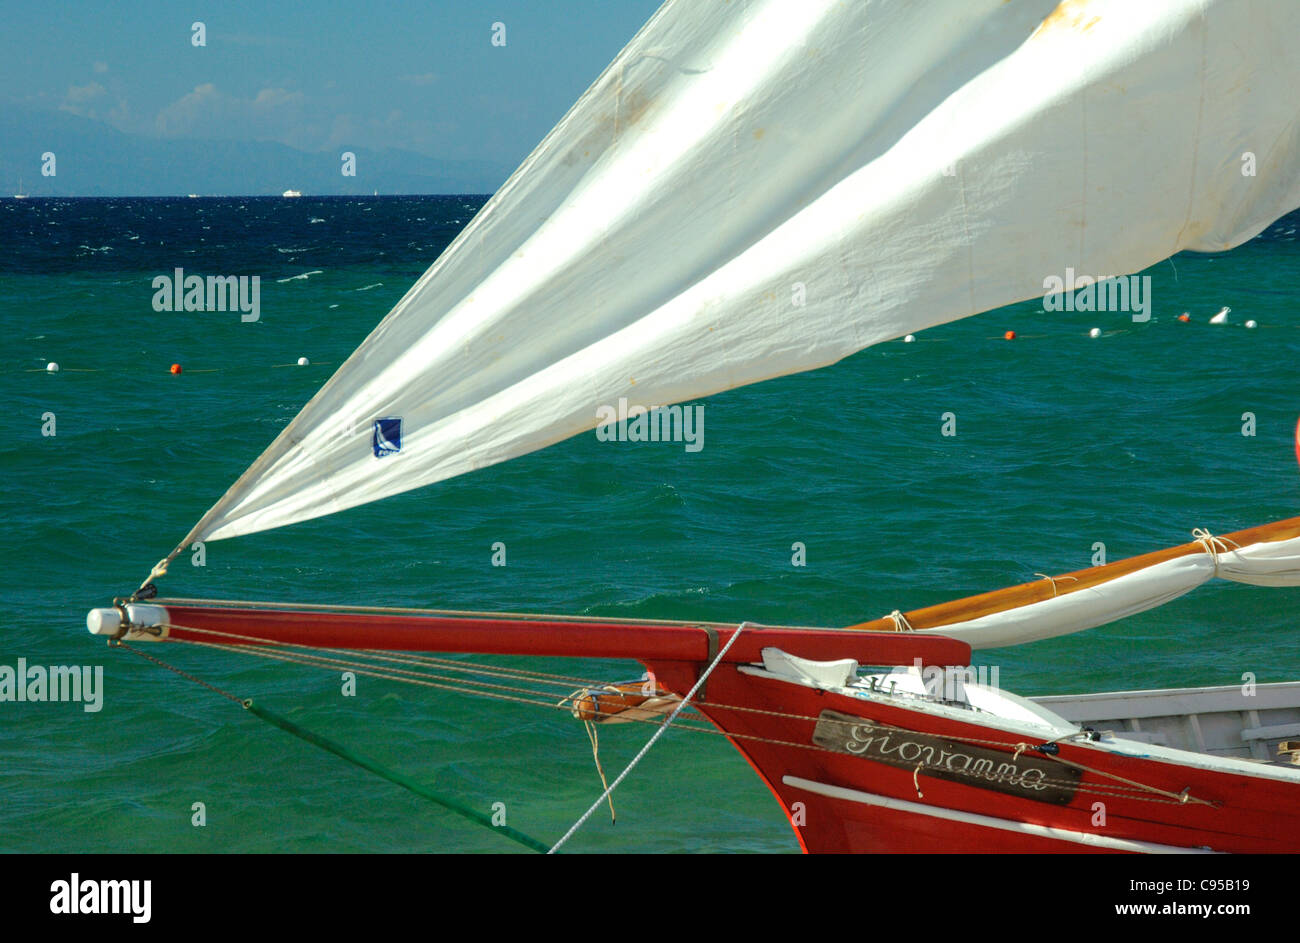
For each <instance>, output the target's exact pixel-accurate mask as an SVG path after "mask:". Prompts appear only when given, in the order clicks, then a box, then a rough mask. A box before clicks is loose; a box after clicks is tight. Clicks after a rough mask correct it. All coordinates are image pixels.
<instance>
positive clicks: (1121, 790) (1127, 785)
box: [132, 622, 1215, 847]
mask: <svg viewBox="0 0 1300 943" xmlns="http://www.w3.org/2000/svg"><path fill="white" fill-rule="evenodd" d="M742 625H743V626H749V625H752V623H748V622H747V623H743V624H742ZM177 627H179V628H189V629H190V631H200V632H204V633H207V634H213V635H221V636H226V637H230V638H240V639H250V640H253V641H261V642H264V643H266V644H263V645H229V644H220V643H214V642H199V641H194V640H182V639H175V638H173V639H170V641H176V642H182V643H183V644H189V645H197V646H200V647H204V648H215V649H230V648H233V649H234V650H236V651H240V652H244V653H246V654H249V655H254V656H257V657H262V658H270V659H274V660H277V661H284V662H289V663H291V664H300V665H305V666H307V667H317V668H326V669H331V670H336V669H337V668H338V667H349V668H352V669H353V670H356V671H357V672H358V673H359V674H364V675H367V676H369V677H375V678H380V679H383V680H390V681H401V682H406V683H408V684H416V685H420V686H424V687H430V688H434V689H437V690H443V691H449V692H452V693H458V694H471V695H478V696H481V697H490V698H495V699H497V700H503V701H510V702H514V703H519V704H527V705H531V706H535V707H546V708H550V709H563V708H564V704H565V703H567V702H568V698H566V699H565V700H564V701H561V702H560V704H555V703H554V702H552V701H542V700H536V699H535V698H537V697H539V696H541V697H544V696H545V693H544V692H538V691H531V690H528V689H520V688H511V687H507V686H505V685H493V684H486V683H482V682H473V681H468V680H461V679H450V680H453V681H457V682H459V683H458V684H445V683H438V682H437V681H436V680H428V678H429V677H430V676H426V675H421V674H419V673H418V672H413V671H404V670H402V669H391V668H383V667H382V666H373V665H368V664H367V663H365V662H348V661H346V660H343V659H337V658H328V657H326V656H321V655H314V654H304V653H299V652H285V651H276V650H274V647H275V646H279V645H281V644H282V643H275V642H267V640H259V639H255V638H254V637H253V636H243V635H237V634H235V633H230V632H220V631H218V630H215V629H194V628H192V627H180V626H177ZM733 639H734V636H733ZM728 646H730V640H729V641H728ZM286 647H287V646H286ZM293 647H307V646H293ZM132 650H133V651H134V649H132ZM725 650H726V649H724V650H723V651H725ZM344 651H351V650H344ZM139 654H141V655H143V653H139ZM366 654H367V655H369V654H370V653H366ZM143 657H146V658H149V659H150V660H151V661H157V660H156V659H153V658H152V657H151V656H148V655H143ZM374 657H379V656H377V655H376V656H374ZM719 657H720V656H719ZM158 663H159V664H161V665H163V666H164V667H170V666H167V665H166V663H164V662H158ZM716 664H717V660H716V659H715V661H714V665H716ZM172 670H177V669H172ZM712 670H713V668H712V667H710V668H709V670H708V672H706V673H705V675H703V676H702V677H707V675H708V673H709V672H711V671H712ZM390 672H399V673H398V674H393V673H390ZM178 673H181V674H184V673H183V672H179V671H178ZM538 674H541V673H540V672H539V673H538ZM402 675H406V676H407V677H403V676H402ZM410 676H414V677H410ZM185 677H189V678H191V679H192V680H195V681H198V679H194V678H192V676H189V675H185ZM432 677H433V678H435V679H436V678H438V676H436V675H435V676H432ZM555 677H557V678H560V677H563V676H555ZM444 680H446V679H444ZM198 683H200V684H203V682H201V681H199V682H198ZM543 683H547V682H543ZM555 683H558V682H555ZM460 684H473V685H476V687H474V688H466V687H461V686H460ZM698 687H699V685H698V684H697V685H696V688H692V691H691V694H692V695H694V693H695V692H696V690H697V688H698ZM484 688H487V689H496V690H484ZM499 691H507V692H513V693H504V694H503V693H498V692H499ZM218 693H224V692H218ZM516 693H526V694H530V695H532V697H533V698H534V699H530V698H524V697H517V696H514V695H515V694H516ZM226 696H227V697H231V698H232V699H233V700H238V699H237V698H233V696H231V695H226ZM701 703H702V704H704V705H706V706H707V707H709V708H711V709H720V710H731V711H741V712H745V713H750V714H759V715H766V716H771V717H781V718H787V719H791V720H799V721H804V722H808V723H815V722H816V721H817V719H818V718H816V717H812V716H809V715H804V714H793V713H790V712H788V711H777V710H770V709H765V708H758V707H748V706H743V705H738V704H721V703H716V702H712V701H703V702H701ZM686 706H687V699H683V700H682V702H681V703H679V704H678V706H677V709H676V710H674V711H673V713H672V715H670V716H669V717H668V718H667V719H666V720H655V719H653V718H629V719H632V720H636V721H637V722H640V723H649V724H655V725H658V726H659V727H660V730H658V731H656V733H655V736H654V737H653V738H652V739H651V741H650V743H648V744H647V745H646V747H645V749H647V750H648V749H649V746H650V744H652V743H653V742H654V740H655V739H657V738H658V737H659V736H660V735H661V734H662V733H663V732H664V730H665V729H666V728H667V727H668V725H670V724H672V723H673V721H674V720H675V718H676V717H677V715H678V714H679V713H680V711H681V710H682V709H683V708H684V707H686ZM689 706H690V707H691V708H692V709H695V710H698V709H699V708H698V706H697V705H695V704H691V705H689ZM870 722H871V723H872V724H873V725H874V726H876V727H880V728H882V729H885V730H889V731H893V732H897V733H915V732H916V731H913V730H909V729H908V728H905V727H897V726H894V725H892V724H886V723H882V722H879V721H874V720H872V721H870ZM677 727H678V729H682V730H692V731H697V732H700V733H709V734H715V735H718V736H725V737H729V738H730V739H733V740H737V739H739V740H749V741H754V742H759V743H769V744H772V745H776V746H784V747H793V748H797V749H804V750H818V751H821V752H830V753H834V752H835V751H833V750H828V749H827V748H825V747H822V746H819V745H817V744H813V743H797V742H794V741H790V740H781V739H776V738H771V737H762V736H759V735H757V734H743V733H738V732H736V733H728V732H727V731H723V730H717V729H714V728H711V727H699V726H694V725H691V724H677ZM944 736H947V737H949V738H950V739H952V740H956V741H959V742H962V743H969V744H976V745H985V746H993V747H1000V748H1002V749H1006V750H1013V751H1015V754H1016V757H1018V756H1019V754H1020V753H1023V752H1024V751H1025V750H1026V749H1028V748H1029V745H1028V744H1026V743H1024V742H1023V741H1021V742H1009V741H1005V740H992V739H985V738H979V737H970V736H964V735H961V734H951V733H950V734H945V735H944ZM1074 736H1077V734H1068V735H1064V736H1062V737H1057V738H1055V739H1054V740H1052V741H1048V742H1056V741H1057V740H1064V739H1069V738H1071V737H1074ZM642 752H643V753H644V750H643V751H642ZM1050 758H1051V759H1053V760H1055V761H1056V762H1059V763H1061V764H1063V765H1067V766H1071V767H1074V768H1076V769H1079V770H1082V771H1085V772H1089V773H1092V774H1093V775H1095V776H1098V777H1101V778H1106V779H1110V780H1114V781H1116V783H1123V784H1124V785H1116V784H1111V785H1109V786H1101V785H1100V784H1098V785H1096V786H1093V785H1087V784H1084V783H1081V782H1076V781H1073V780H1059V779H1050V778H1045V779H1043V780H1042V782H1044V783H1045V784H1049V785H1053V786H1056V787H1059V788H1071V789H1074V790H1076V791H1079V792H1087V793H1092V794H1096V795H1103V796H1110V797H1115V798H1131V799H1137V800H1144V801H1161V800H1158V799H1152V798H1151V797H1150V795H1143V793H1146V794H1154V795H1159V796H1162V797H1166V801H1172V802H1176V803H1179V804H1183V803H1186V802H1194V803H1197V804H1200V805H1207V806H1214V805H1215V803H1213V802H1207V801H1206V800H1203V799H1196V798H1192V797H1190V796H1184V795H1183V794H1181V793H1173V792H1170V791H1168V790H1163V789H1160V788H1158V787H1155V786H1149V785H1146V784H1144V783H1140V782H1137V781H1135V780H1130V779H1126V778H1124V777H1122V776H1118V775H1116V774H1114V773H1109V772H1106V771H1104V770H1098V769H1095V768H1093V767H1090V766H1087V765H1085V764H1082V763H1078V762H1075V761H1073V760H1068V759H1065V758H1063V757H1060V756H1051V757H1050ZM873 759H875V760H876V761H878V762H881V763H884V764H886V765H890V766H899V765H901V766H903V767H904V768H906V767H907V766H910V764H898V763H895V762H893V761H891V760H888V759H886V758H884V757H875V758H873ZM637 762H639V758H638V759H634V760H633V764H632V765H635V764H636V763H637ZM597 764H598V768H599V759H598V758H597ZM630 769H631V767H630V766H629V768H628V769H627V770H624V774H623V775H626V773H627V772H629V771H630ZM953 772H961V771H957V770H953ZM601 776H602V781H603V778H604V774H603V770H602V771H601ZM622 778H623V776H620V777H619V779H618V780H616V781H615V783H614V785H613V786H607V787H606V792H605V793H604V794H603V795H602V797H601V799H599V800H597V801H596V803H595V807H598V806H599V805H600V802H601V801H603V800H605V799H608V797H609V795H610V793H612V791H613V789H614V788H616V787H617V786H618V783H619V782H620V781H621V780H622ZM973 778H978V777H973ZM610 805H611V808H612V802H611V803H610ZM589 814H590V810H589V812H588V815H589ZM584 818H585V817H584ZM578 824H579V825H580V824H581V822H579V823H578ZM573 831H574V830H573V829H571V830H570V833H572V832H573ZM557 847H558V846H557Z"/></svg>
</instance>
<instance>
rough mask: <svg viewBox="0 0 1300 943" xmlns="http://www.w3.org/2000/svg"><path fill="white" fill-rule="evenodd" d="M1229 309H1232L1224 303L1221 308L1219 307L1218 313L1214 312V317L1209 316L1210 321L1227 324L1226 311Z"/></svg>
mask: <svg viewBox="0 0 1300 943" xmlns="http://www.w3.org/2000/svg"><path fill="white" fill-rule="evenodd" d="M1231 310H1232V309H1231V308H1229V307H1228V306H1227V305H1224V306H1223V307H1222V308H1220V309H1219V313H1218V314H1216V315H1215V316H1214V317H1212V318H1210V323H1211V324H1227V323H1228V312H1229V311H1231Z"/></svg>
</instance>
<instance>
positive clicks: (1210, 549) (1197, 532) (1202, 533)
mask: <svg viewBox="0 0 1300 943" xmlns="http://www.w3.org/2000/svg"><path fill="white" fill-rule="evenodd" d="M1192 536H1193V537H1194V538H1196V542H1197V543H1198V544H1200V545H1201V546H1202V547H1204V548H1205V552H1206V553H1208V554H1209V555H1210V560H1211V561H1212V562H1213V563H1214V575H1215V576H1218V575H1219V554H1221V553H1228V552H1229V551H1228V546H1227V545H1228V544H1232V545H1233V546H1234V547H1236V548H1237V549H1238V550H1240V549H1241V544H1239V543H1237V542H1236V541H1235V540H1229V539H1228V538H1227V537H1215V536H1214V535H1213V534H1211V533H1210V532H1209V531H1208V530H1206V529H1205V528H1204V527H1197V528H1195V529H1193V530H1192Z"/></svg>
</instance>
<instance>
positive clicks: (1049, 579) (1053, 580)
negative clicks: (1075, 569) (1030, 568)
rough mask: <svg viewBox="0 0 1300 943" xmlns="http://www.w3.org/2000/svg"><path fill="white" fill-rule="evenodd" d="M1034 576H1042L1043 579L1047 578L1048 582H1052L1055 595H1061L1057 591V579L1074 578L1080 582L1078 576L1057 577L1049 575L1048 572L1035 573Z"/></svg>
mask: <svg viewBox="0 0 1300 943" xmlns="http://www.w3.org/2000/svg"><path fill="white" fill-rule="evenodd" d="M1034 576H1041V577H1042V578H1043V579H1045V580H1047V582H1049V583H1051V584H1052V595H1053V596H1057V595H1059V594H1058V593H1057V591H1056V581H1057V580H1073V581H1074V582H1076V583H1077V582H1079V578H1078V577H1077V576H1056V577H1052V576H1048V575H1047V574H1046V573H1035V574H1034Z"/></svg>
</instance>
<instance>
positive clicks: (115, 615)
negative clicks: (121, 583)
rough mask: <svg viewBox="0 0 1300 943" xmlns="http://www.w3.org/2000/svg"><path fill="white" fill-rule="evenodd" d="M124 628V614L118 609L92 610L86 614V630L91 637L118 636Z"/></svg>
mask: <svg viewBox="0 0 1300 943" xmlns="http://www.w3.org/2000/svg"><path fill="white" fill-rule="evenodd" d="M121 628H122V614H121V613H120V612H118V611H117V610H116V609H110V608H104V609H92V610H90V612H88V613H86V629H87V630H89V632H90V634H91V635H116V634H117V633H118V630H119V629H121Z"/></svg>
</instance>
